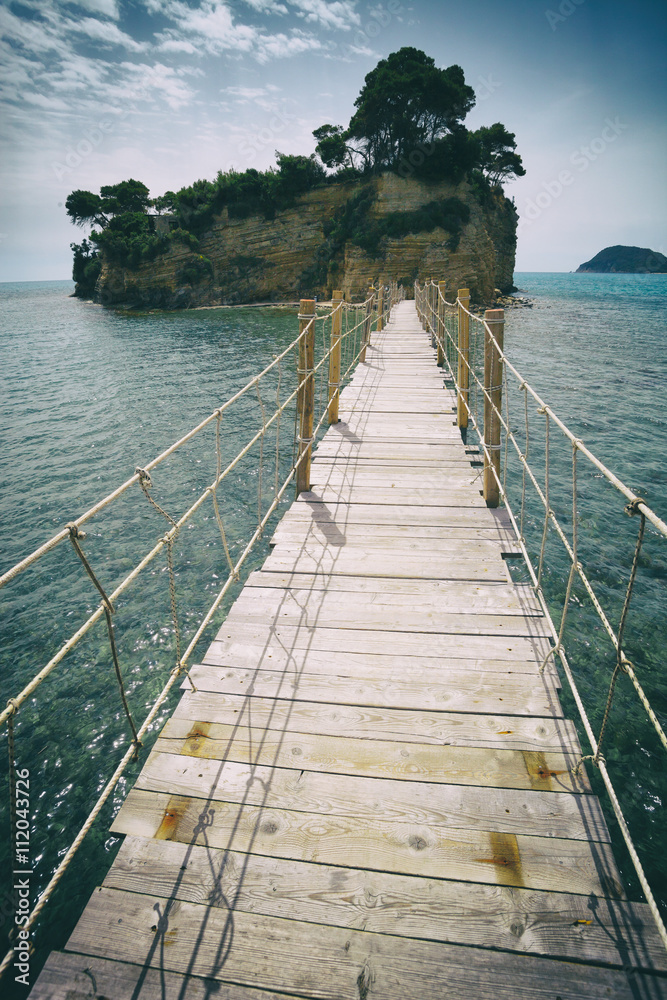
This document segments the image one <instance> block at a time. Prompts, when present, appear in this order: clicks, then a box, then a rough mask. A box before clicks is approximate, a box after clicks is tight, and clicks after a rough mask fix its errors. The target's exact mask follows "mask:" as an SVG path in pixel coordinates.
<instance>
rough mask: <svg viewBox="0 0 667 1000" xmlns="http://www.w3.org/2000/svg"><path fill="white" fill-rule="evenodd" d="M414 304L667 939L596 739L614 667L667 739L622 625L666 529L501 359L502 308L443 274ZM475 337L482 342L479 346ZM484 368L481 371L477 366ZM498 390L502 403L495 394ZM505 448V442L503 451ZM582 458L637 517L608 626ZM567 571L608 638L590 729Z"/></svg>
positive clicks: (420, 288) (604, 725)
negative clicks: (561, 486)
mask: <svg viewBox="0 0 667 1000" xmlns="http://www.w3.org/2000/svg"><path fill="white" fill-rule="evenodd" d="M415 304H416V308H417V313H418V316H419V319H420V321H421V323H422V325H423V326H424V328H425V330H426V331H427V332H429V333H430V334H431V336H432V339H433V343H434V345H436V346H437V348H438V359H439V361H440V362H441V363H442V364H443V367H444V369H445V371H446V373H447V376H448V378H449V380H450V383H451V385H452V386H453V387H454V389H455V391H456V395H457V414H458V417H457V420H458V426H459V428H460V429H461V432H462V435H463V437H464V440H466V441H467V431H468V428H469V426H471V427H472V429H473V430H474V432H475V434H476V435H477V439H478V443H479V447H480V449H481V452H482V454H483V458H484V469H483V475H484V490H483V495H484V497H485V499H486V501H487V504H488V505H489V506H497V505H498V503H499V502H500V499H502V501H503V502H504V504H505V507H506V509H507V512H508V514H509V517H510V521H511V523H512V526H513V529H514V531H515V534H516V538H517V541H518V544H519V547H520V550H521V554H522V556H523V558H524V560H525V564H526V567H527V570H528V573H529V576H530V580H531V584H532V587H533V590H534V592H535V594H536V595H537V597H538V599H539V601H540V605H541V607H542V610H543V612H544V615H545V619H546V621H547V624H548V627H549V629H550V631H551V635H552V638H553V643H554V644H553V646H552V647H551V648H550V649H549V652H548V653H547V655H546V656H545V657H544V660H543V662H542V663H541V666H540V670H541V671H543V670H544V669H545V667H546V665H547V663H548V661H549V660H550V659H555V656H556V654H558V657H559V660H560V662H561V664H562V666H563V671H564V673H565V675H566V677H567V680H568V683H569V687H570V690H571V692H572V695H573V698H574V701H575V704H576V706H577V710H578V712H579V715H580V717H581V720H582V723H583V726H584V729H585V732H586V736H587V738H588V740H589V743H590V746H591V749H592V751H593V752H592V753H591V754H589V755H585V756H582V757H581V758H580V760H579V761H578V762H577V764H576V765H575V768H574V770H576V771H578V770H580V768H581V766H582V764H583V762H584V761H585V760H590V761H591V762H592V763H593V764H594V765H595V766H596V767H597V769H598V770H599V773H600V775H601V777H602V780H603V782H604V785H605V788H606V790H607V793H608V795H609V798H610V801H611V804H612V808H613V811H614V814H615V816H616V819H617V820H618V823H619V827H620V830H621V833H622V836H623V839H624V841H625V844H626V847H627V849H628V852H629V855H630V857H631V859H632V863H633V866H634V868H635V871H636V873H637V877H638V879H639V882H640V884H641V887H642V891H643V892H644V895H645V898H646V900H647V902H648V905H649V906H650V909H651V912H652V914H653V917H654V919H655V922H656V925H657V927H658V930H659V933H660V936H661V938H662V941H663V943H664V944H665V947H667V932H666V930H665V926H664V923H663V921H662V918H661V915H660V913H659V911H658V907H657V904H656V901H655V898H654V895H653V892H652V890H651V888H650V886H649V884H648V881H647V879H646V875H645V872H644V868H643V866H642V863H641V861H640V859H639V856H638V854H637V851H636V848H635V846H634V843H633V840H632V837H631V835H630V831H629V828H628V825H627V822H626V820H625V816H624V814H623V811H622V809H621V806H620V803H619V799H618V796H617V793H616V791H615V789H614V786H613V783H612V781H611V778H610V775H609V771H608V768H607V765H606V761H605V758H604V756H603V755H602V745H603V740H604V739H605V737H607V734H608V727H609V715H610V710H611V706H612V702H613V698H614V693H615V689H616V683H617V680H618V677H619V675H620V674H621V673H624V674H626V675H627V676H628V678H629V679H630V681H631V683H632V686H633V689H634V691H635V693H636V695H637V698H638V701H639V703H640V704H641V705H642V707H643V709H644V711H645V712H646V715H647V717H648V719H649V721H650V723H651V725H652V727H653V729H654V731H655V733H656V735H657V737H658V740H659V742H660V743H661V744H662V746H663V747H664V748H665V749H667V738H666V736H665V732H664V729H663V727H662V725H661V724H660V721H659V719H658V717H657V715H656V712H655V711H654V709H653V708H652V706H651V704H650V701H649V698H648V697H647V695H646V692H645V691H644V688H643V686H642V684H641V683H640V680H639V678H638V676H637V671H636V668H635V666H634V665H633V664H632V663H631V661H630V660H629V658H628V657H627V656H626V654H625V651H624V641H623V640H624V634H625V630H626V624H627V617H628V610H629V606H630V602H631V598H632V594H633V589H634V586H635V581H636V576H637V568H638V565H639V560H640V554H641V551H642V544H643V540H644V534H645V525H646V522H647V521H648V522H649V523H650V524H651V525H652V526H653V527H654V528H655V529H656V531H657V532H658V534H659V535H660V536H661V537H662V538H665V537H667V525H666V524H665V523H664V521H662V519H661V518H660V517H658V515H657V514H656V513H655V512H654V511H653V510H652V509H651V508H650V507H649V505H648V504H647V503H646V501H645V500H644V499H643V498H642V497H640V496H638V495H637V494H635V493H634V492H633V491H632V490H630V489H629V488H628V487H627V486H626V485H625V484H624V483H623V482H622V481H621V480H620V479H619V478H618V477H617V476H616V475H615V474H614V473H613V472H611V470H610V469H608V468H607V467H606V466H605V465H604V463H602V462H601V461H600V460H599V459H598V458H597V457H596V456H595V455H594V454H593V453H592V452H591V451H590V450H589V449H588V448H587V447H586V446H585V445H584V444H583V442H582V441H581V440H580V439H579V438H578V437H577V436H576V435H575V434H573V433H572V432H571V431H570V429H569V428H568V427H567V426H566V424H565V423H564V422H563V421H562V420H561V419H560V418H559V417H558V416H557V415H556V414H555V413H554V411H553V409H552V408H551V407H550V406H548V405H547V404H546V403H545V402H544V400H543V399H542V398H541V396H540V395H539V394H538V393H537V392H536V391H535V390H534V389H533V388H532V387H531V386H530V385H529V384H528V382H527V381H526V380H525V378H524V377H523V376H522V375H521V374H520V372H518V371H517V369H516V368H515V367H514V365H513V364H512V362H511V361H510V360H509V359H508V357H507V355H506V354H505V352H504V350H503V332H504V322H503V321H504V315H503V310H486V313H485V316H484V318H483V319H482V318H480V317H479V316H477V315H475V314H474V313H473V312H471V310H470V308H469V292H468V290H467V289H460V290H459V292H458V295H457V297H456V300H455V301H450V300H448V299H447V297H446V294H445V288H444V284H443V283H439V284H438V283H436V282H434V281H432V280H431V281H428V282H425V283H424V285H420V284H419V282H415ZM482 345H483V346H482ZM482 373H483V374H482ZM508 373H509V374H510V375H511V376H513V378H514V379H515V380H516V385H517V390H518V392H519V393H521V394H522V395H523V404H524V405H523V410H524V428H525V429H524V433H523V443H522V442H521V441H520V440H519V438H518V436H517V433H516V432H515V430H514V429H513V427H512V424H511V422H510V416H509V392H508V381H507V379H508ZM503 395H504V398H505V407H504V412H503V406H502V402H501V400H502V397H503ZM529 398H530V399H532V401H533V403H534V404H535V408H536V412H537V414H538V415H540V416H542V417H544V422H545V423H544V488H543V487H542V486H541V484H540V482H539V480H538V477H537V474H536V472H535V471H534V469H533V467H532V466H531V463H530V443H531V433H530V425H529V405H528V400H529ZM482 408H483V411H484V414H483V418H482V417H480V409H482ZM553 426H555V427H556V428H557V429H558V430H559V431H560V432H561V433H562V435H563V437H564V439H565V440H566V441H567V442H568V446H569V447H570V448H571V469H572V471H571V477H572V499H571V525H570V533H571V540H570V538H568V535H567V531H566V529H565V528H564V527H563V525H562V524H561V523H560V521H559V519H558V517H557V515H556V512H555V511H554V507H553V504H552V490H553V485H552V482H551V479H552V473H551V458H550V456H551V450H552V447H553V445H552V442H551V430H552V427H553ZM502 435H504V439H505V440H504V455H503V447H502V444H501V436H502ZM510 449H511V451H510ZM511 453H513V454H514V455H515V458H516V460H517V461H518V463H519V466H520V469H521V489H520V508H521V509H520V513H519V515H518V517H517V515H516V514H515V512H514V510H513V508H512V504H511V502H510V498H509V496H508V489H507V472H508V459H509V456H510V454H511ZM501 456H503V468H502V470H501ZM580 457H583V458H584V459H585V460H587V462H589V463H590V465H591V466H593V467H594V469H595V470H597V473H599V474H600V475H601V476H602V477H603V478H604V479H605V480H606V481H607V482H608V483H609V484H610V485H611V486H612V487H614V489H615V490H617V491H618V492H619V493H620V494H621V495H622V496H623V497H624V499H625V500H626V501H628V502H627V503H626V504H625V507H624V509H625V511H626V513H627V514H629V515H630V516H635V515H639V517H640V526H639V531H638V534H637V539H636V542H635V545H634V553H633V556H632V560H631V570H630V575H629V579H628V583H627V587H626V592H625V598H624V601H623V609H622V613H621V618H620V625H619V627H618V629H617V630H615V629H614V628H613V626H612V624H611V622H610V615H609V614H608V613H607V612H606V611H605V609H604V607H603V603H602V600H601V598H600V597H599V595H598V593H597V591H596V588H595V585H594V583H593V581H592V578H591V574H590V572H589V571H587V570H586V568H585V567H584V565H583V564H582V561H581V547H580V539H579V516H578V496H579V493H580V472H579V468H578V460H579V458H580ZM529 485H530V486H532V487H533V491H534V496H535V497H536V499H537V502H538V503H539V505H540V506H541V508H542V509H543V519H542V526H541V533H540V543H539V556H538V559H537V568H536V567H535V566H534V564H533V561H532V558H531V556H530V554H529V551H528V543H527V539H526V535H525V524H526V505H527V489H528V486H529ZM550 528H553V529H554V534H555V537H556V538H557V539H558V540H559V542H560V544H561V547H562V550H563V552H564V553H565V555H566V557H567V560H568V562H569V565H570V569H569V573H568V578H567V585H566V588H565V594H564V599H563V602H562V606H561V608H560V626H559V628H558V629H557V628H556V626H555V624H554V621H553V618H552V615H551V610H550V607H549V601H548V600H547V597H546V595H545V592H544V585H543V573H544V568H545V549H546V544H547V538H548V536H549V529H550ZM575 579H579V580H580V581H581V583H582V585H583V587H584V591H585V593H586V595H587V597H588V598H589V600H590V603H591V606H592V607H593V608H594V610H595V613H596V615H597V617H598V619H599V621H600V623H601V624H602V627H603V630H604V633H605V634H606V636H607V638H608V639H609V641H610V643H611V645H612V648H613V651H614V668H613V672H612V676H611V679H610V683H609V690H608V694H607V698H606V703H605V708H604V713H603V719H602V722H601V725H600V727H599V730H598V733H597V736H596V733H595V731H594V728H593V725H592V723H591V721H590V718H589V714H588V711H587V709H586V707H585V705H584V700H583V698H582V696H581V693H580V690H579V686H578V684H577V681H576V679H575V677H574V673H573V671H572V668H571V664H570V663H569V660H568V656H567V653H566V650H565V628H566V623H567V621H568V613H569V611H570V608H571V600H572V595H573V586H574V582H575Z"/></svg>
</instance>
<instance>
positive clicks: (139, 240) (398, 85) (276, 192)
mask: <svg viewBox="0 0 667 1000" xmlns="http://www.w3.org/2000/svg"><path fill="white" fill-rule="evenodd" d="M474 103H475V95H474V91H473V90H472V88H471V87H469V86H468V85H467V84H466V82H465V78H464V75H463V70H462V69H461V67H460V66H450V67H449V68H448V69H438V68H437V67H436V65H435V62H434V60H433V59H431V58H430V57H429V56H427V55H426V54H425V53H424V52H420V51H419V50H417V49H414V48H403V49H401V50H400V51H399V52H394V53H392V54H391V55H390V56H389V57H388V58H387V59H383V60H381V62H379V63H378V65H377V66H376V67H375V69H373V70H372V71H371V72H370V73H369V74H368V75H367V76H366V78H365V83H364V86H363V88H362V90H361V92H360V94H359V97H358V98H357V100H356V101H355V107H356V111H355V113H354V115H353V116H352V118H351V120H350V123H349V125H348V127H347V129H344V128H343V127H342V126H339V125H329V124H326V125H322V126H321V127H320V128H318V129H315V131H314V132H313V135H314V137H315V139H316V140H317V145H316V153H317V155H315V154H312V155H310V156H294V155H289V154H286V153H280V152H276V157H277V162H276V167H275V168H271V169H269V170H266V171H258V170H255V169H252V168H250V169H248V170H245V171H243V172H239V171H234V170H231V171H228V172H226V173H222V172H219V173H218V175H217V177H216V179H215V180H214V181H208V180H198V181H196V182H195V183H194V184H192V185H190V186H189V187H184V188H181V189H180V190H179V191H176V192H174V191H167V192H166V193H165V194H164V195H161V196H160V197H158V198H155V199H151V198H150V194H149V190H148V188H147V187H146V186H145V185H144V184H142V183H141V182H140V181H135V180H132V179H131V180H128V181H122V182H121V183H119V184H114V185H109V186H106V187H103V188H101V190H100V193H99V195H96V194H94V193H92V192H90V191H82V190H78V191H73V192H72V193H71V194H70V195H69V197H68V198H67V201H66V210H67V213H68V215H69V216H70V218H71V219H72V221H73V222H74V223H75V224H76V225H80V226H86V225H90V226H92V227H93V228H92V231H91V233H90V237H89V239H88V240H84V241H83V242H82V243H80V244H76V243H73V244H71V247H72V251H73V253H74V266H73V277H74V280H75V281H76V282H77V294H81V295H90V294H92V292H93V290H94V286H95V282H96V280H97V277H98V275H99V272H100V266H101V254H103V255H104V256H105V258H106V259H107V260H109V261H111V262H114V263H117V264H119V265H122V266H124V267H129V268H134V267H137V266H138V265H139V264H140V263H141V262H142V261H145V260H151V259H154V258H155V257H156V256H158V255H159V254H161V253H164V252H165V251H166V250H167V249H168V248H169V245H170V243H172V242H173V241H175V240H177V241H181V242H182V243H184V244H186V245H187V246H188V247H189V249H190V251H191V260H189V261H188V262H186V264H185V265H184V267H183V269H182V276H183V278H184V280H187V281H189V282H190V283H197V282H198V281H201V280H202V279H203V278H205V277H206V276H207V275H209V274H210V271H211V265H210V261H208V260H207V258H205V257H203V256H202V255H201V254H199V253H198V237H199V236H200V235H201V234H202V233H204V232H206V230H208V229H209V228H210V227H211V225H212V223H213V220H214V218H215V216H216V215H219V214H220V213H221V212H222V211H223V209H226V210H227V213H228V216H229V218H246V217H248V216H250V215H258V214H259V215H263V216H264V218H266V219H272V218H273V217H274V216H275V214H276V212H278V211H280V210H282V209H284V208H288V207H290V206H291V205H293V204H294V203H295V201H296V199H297V197H298V196H299V195H302V194H304V193H306V192H307V191H310V190H312V189H313V188H315V187H319V186H321V185H324V184H328V183H331V182H340V181H345V180H357V181H359V182H360V183H361V184H362V185H363V183H364V181H366V180H370V179H371V178H372V177H373V176H375V175H377V174H378V173H381V172H383V171H392V172H395V173H397V174H398V175H399V176H402V177H407V176H416V177H419V178H423V179H424V180H427V181H442V180H448V181H451V182H452V183H458V182H460V181H461V180H463V179H464V178H467V179H468V180H469V182H470V184H471V189H472V192H473V194H474V196H475V197H477V198H478V200H479V201H480V202H481V203H482V204H485V205H487V206H488V205H489V204H490V203H491V202H492V201H493V197H492V194H493V189H494V188H495V187H498V186H499V185H500V184H501V182H502V181H503V180H505V179H506V178H508V177H510V176H512V175H513V174H515V175H522V174H524V173H525V171H524V169H523V165H522V163H521V157H520V156H519V155H518V154H517V153H516V142H515V140H514V135H513V134H512V133H510V132H507V130H506V129H505V127H504V126H503V125H501V124H500V123H499V122H497V123H495V124H494V125H491V126H489V127H488V128H481V129H478V130H477V131H476V132H469V131H468V130H467V129H466V128H465V126H464V125H463V124H462V120H463V118H464V117H465V116H466V115H467V113H468V111H470V109H471V108H472V107H473V106H474ZM325 168H328V169H329V171H331V172H330V173H327V169H325ZM371 201H372V190H371V188H370V187H369V186H368V185H364V186H363V187H362V188H361V191H360V192H359V193H358V194H356V195H354V196H353V197H352V199H351V201H350V202H349V203H348V206H346V207H345V208H344V209H343V210H341V211H339V212H338V213H336V216H335V217H334V218H333V219H332V220H331V223H330V226H329V227H328V229H329V231H328V232H325V237H326V245H325V247H324V248H323V252H324V256H325V257H327V258H328V259H329V260H331V259H332V257H333V256H335V254H336V253H337V252H338V251H339V250H340V248H341V246H342V243H344V242H345V240H350V241H351V242H353V243H355V244H356V245H358V246H360V247H362V248H363V249H364V250H366V251H367V252H368V253H374V252H376V251H377V250H378V248H379V246H380V244H381V241H382V240H383V239H385V238H386V237H400V236H403V235H406V234H407V233H409V232H429V231H432V230H433V229H434V228H435V227H436V226H441V227H442V228H443V229H444V230H445V231H446V232H447V233H448V234H449V236H448V245H449V246H450V247H451V248H452V249H454V248H455V247H456V245H457V244H458V237H459V233H460V230H461V228H462V226H463V225H464V224H465V223H466V222H467V220H468V214H467V213H469V209H468V208H467V206H465V205H464V204H463V202H461V201H459V200H458V199H456V198H450V199H447V200H446V202H442V201H441V202H438V201H431V202H429V203H428V204H426V205H424V206H422V208H420V209H419V210H418V211H412V212H404V213H401V212H395V213H392V214H391V215H389V216H386V217H385V218H383V219H381V220H371V219H370V217H369V215H368V212H369V209H370V205H371ZM151 209H152V210H153V212H154V214H150V212H149V210H151ZM164 213H167V214H169V216H170V217H171V218H170V227H171V228H170V231H165V230H164V229H163V228H162V227H159V228H158V227H156V223H155V215H161V214H164ZM320 256H322V255H320ZM323 264H324V257H323V258H322V261H320V262H319V263H318V262H314V264H313V266H315V267H316V268H320V267H321V265H323Z"/></svg>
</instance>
